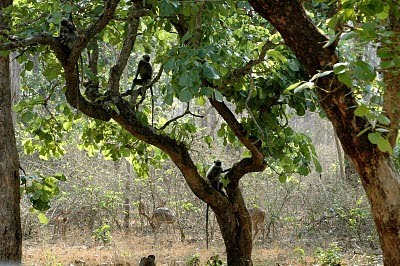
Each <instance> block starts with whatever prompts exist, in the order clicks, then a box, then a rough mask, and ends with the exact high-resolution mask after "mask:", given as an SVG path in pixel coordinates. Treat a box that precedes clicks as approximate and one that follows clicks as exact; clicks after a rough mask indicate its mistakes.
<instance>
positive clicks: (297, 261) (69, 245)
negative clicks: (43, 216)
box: [23, 233, 379, 266]
mask: <svg viewBox="0 0 400 266" xmlns="http://www.w3.org/2000/svg"><path fill="white" fill-rule="evenodd" d="M177 238H178V237H177V236H176V237H175V238H174V237H173V236H172V237H171V235H170V236H167V235H161V236H160V237H159V238H158V239H157V243H156V245H153V237H152V236H151V235H134V234H130V235H125V234H123V235H122V234H121V235H119V234H114V235H113V237H112V241H111V243H110V244H107V245H101V244H99V243H95V242H94V241H93V239H90V238H89V239H88V238H87V237H85V236H84V235H80V234H79V233H76V234H69V235H68V236H67V237H66V238H65V239H62V238H58V239H52V238H48V239H45V238H42V239H41V241H40V242H37V241H32V240H31V241H29V240H27V241H25V242H24V245H23V265H69V266H70V265H138V264H139V261H140V259H141V257H143V256H146V257H147V256H148V255H150V254H154V255H155V256H156V264H157V265H158V266H161V265H174V266H175V265H176V266H178V265H189V264H187V263H188V261H189V260H190V259H192V258H194V257H196V256H197V257H199V259H200V264H199V265H205V264H206V261H207V260H208V259H209V258H210V257H212V256H214V255H216V254H218V255H219V258H221V259H222V260H223V261H226V257H225V256H226V255H225V253H224V245H223V242H222V240H217V241H213V242H211V244H210V248H209V250H206V248H205V243H204V241H201V242H199V241H194V240H190V239H189V240H186V241H185V242H184V243H181V242H180V241H179V239H177ZM253 263H254V265H255V266H261V265H319V263H318V258H317V257H316V256H315V254H314V253H313V252H311V251H310V252H307V251H305V252H304V253H302V252H300V253H299V252H298V250H297V251H296V249H295V247H289V246H287V247H283V246H282V245H279V243H273V244H271V243H264V244H263V243H261V241H259V242H258V243H256V244H255V246H254V247H253ZM343 265H379V263H374V262H371V260H369V258H368V256H366V254H356V253H355V252H349V253H347V254H345V255H344V256H343Z"/></svg>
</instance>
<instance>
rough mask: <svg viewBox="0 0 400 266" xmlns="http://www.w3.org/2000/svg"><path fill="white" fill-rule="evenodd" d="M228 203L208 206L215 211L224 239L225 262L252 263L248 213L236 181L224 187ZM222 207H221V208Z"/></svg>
mask: <svg viewBox="0 0 400 266" xmlns="http://www.w3.org/2000/svg"><path fill="white" fill-rule="evenodd" d="M226 192H227V194H228V196H229V201H227V202H229V203H227V204H223V206H221V205H219V206H218V209H216V208H213V207H212V205H210V207H211V208H212V210H213V211H214V213H215V216H216V218H217V221H218V224H219V228H220V230H221V234H222V237H223V239H224V243H225V248H226V256H227V264H228V265H230V266H231V265H234V266H236V265H238V266H249V265H253V263H252V260H251V252H252V248H253V241H252V229H251V219H250V214H249V212H248V210H247V208H246V205H245V202H244V199H243V196H242V192H241V191H240V189H239V187H238V183H236V182H231V183H229V185H228V187H227V188H226ZM221 207H222V208H221Z"/></svg>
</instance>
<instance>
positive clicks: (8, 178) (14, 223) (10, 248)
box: [0, 1, 22, 264]
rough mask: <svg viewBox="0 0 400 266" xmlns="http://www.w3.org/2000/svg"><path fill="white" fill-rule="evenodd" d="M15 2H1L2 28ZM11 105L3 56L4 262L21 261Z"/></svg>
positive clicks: (0, 186)
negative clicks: (5, 11)
mask: <svg viewBox="0 0 400 266" xmlns="http://www.w3.org/2000/svg"><path fill="white" fill-rule="evenodd" d="M11 4H12V1H2V2H1V3H0V28H1V27H6V26H7V25H6V23H7V19H6V18H5V17H3V15H2V13H1V9H2V8H3V7H6V6H8V5H11ZM11 108H12V104H11V82H10V61H9V56H0V214H1V222H0V264H1V263H2V262H17V263H19V262H21V245H22V235H21V219H20V205H19V202H20V196H19V159H18V153H17V147H16V143H15V134H14V126H13V121H12V109H11Z"/></svg>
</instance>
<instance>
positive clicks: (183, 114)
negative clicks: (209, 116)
mask: <svg viewBox="0 0 400 266" xmlns="http://www.w3.org/2000/svg"><path fill="white" fill-rule="evenodd" d="M185 115H192V116H194V117H199V118H203V117H204V116H203V115H197V114H194V113H192V112H191V111H190V110H189V104H188V105H187V107H186V111H185V112H183V113H182V114H180V115H178V116H176V117H174V118H172V119H171V120H169V121H167V122H166V123H165V124H164V125H163V126H162V127H160V128H158V129H157V130H163V129H165V128H166V127H168V126H169V125H170V124H171V123H172V122H175V121H177V120H178V119H180V118H182V117H184V116H185Z"/></svg>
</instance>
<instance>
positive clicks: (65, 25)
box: [61, 18, 68, 27]
mask: <svg viewBox="0 0 400 266" xmlns="http://www.w3.org/2000/svg"><path fill="white" fill-rule="evenodd" d="M61 26H63V27H67V26H68V20H67V19H66V18H63V19H62V20H61Z"/></svg>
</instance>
